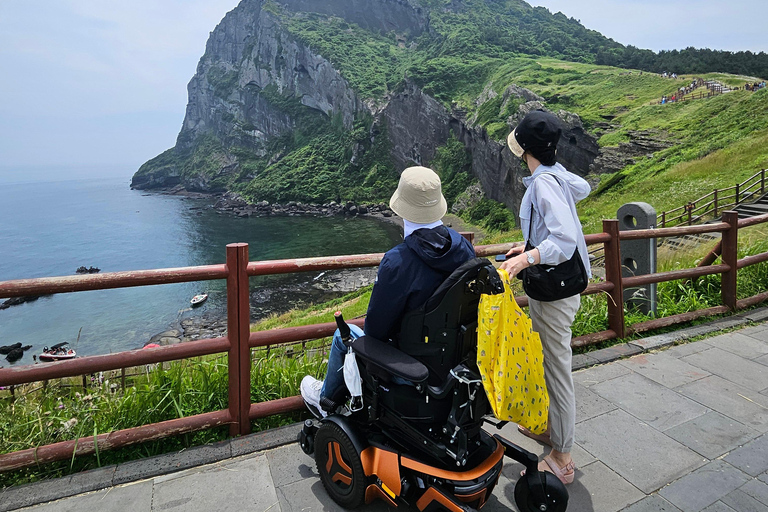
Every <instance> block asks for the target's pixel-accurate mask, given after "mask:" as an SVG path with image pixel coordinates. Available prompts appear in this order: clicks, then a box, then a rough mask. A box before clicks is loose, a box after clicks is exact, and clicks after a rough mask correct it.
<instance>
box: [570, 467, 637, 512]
mask: <svg viewBox="0 0 768 512" xmlns="http://www.w3.org/2000/svg"><path fill="white" fill-rule="evenodd" d="M568 495H569V498H568V510H572V511H574V512H576V511H593V512H618V511H619V510H622V509H623V508H624V507H626V506H627V505H630V504H632V503H635V502H636V501H638V500H640V499H642V498H643V496H644V494H643V493H642V492H640V491H639V490H638V489H637V488H636V487H634V486H633V485H631V484H630V483H629V482H627V481H626V480H624V479H623V478H621V477H620V476H619V475H617V474H616V473H615V472H613V471H611V469H610V468H608V467H607V466H606V465H605V464H603V463H602V462H599V461H598V462H593V463H592V464H589V465H587V466H584V467H581V468H577V469H576V478H575V479H574V482H573V483H572V484H571V485H569V486H568Z"/></svg>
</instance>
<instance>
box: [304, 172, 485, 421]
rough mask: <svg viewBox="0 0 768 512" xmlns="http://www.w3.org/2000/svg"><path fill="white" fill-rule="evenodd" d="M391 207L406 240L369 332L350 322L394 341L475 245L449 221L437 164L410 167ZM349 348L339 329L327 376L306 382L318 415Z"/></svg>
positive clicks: (391, 254)
mask: <svg viewBox="0 0 768 512" xmlns="http://www.w3.org/2000/svg"><path fill="white" fill-rule="evenodd" d="M389 207H390V208H392V211H393V212H395V213H396V214H397V215H399V216H400V217H402V219H403V228H404V236H403V238H404V241H403V243H401V244H400V245H398V246H396V247H394V248H393V249H390V250H389V251H387V253H386V254H385V255H384V258H383V259H382V260H381V264H380V265H379V271H378V275H377V276H376V282H375V284H374V285H373V292H372V293H371V300H370V302H369V303H368V313H367V315H366V317H365V333H363V331H362V330H360V328H359V327H357V326H355V325H350V326H349V327H350V329H351V331H352V336H353V337H354V338H357V337H360V336H362V335H363V334H367V335H369V336H371V337H373V338H376V339H378V340H381V341H385V342H389V341H392V340H394V338H395V336H396V335H397V333H398V331H399V329H400V322H401V321H402V318H403V316H404V315H405V313H407V312H409V311H411V310H414V309H416V308H418V307H420V306H421V305H423V304H424V303H425V302H426V301H427V299H429V297H430V296H431V295H432V293H434V291H435V290H437V288H438V287H439V286H440V285H441V284H442V283H443V281H445V279H446V278H447V277H448V276H449V275H451V273H452V272H453V271H454V270H456V269H457V268H458V267H459V266H460V265H461V264H462V263H464V262H465V261H468V260H470V259H472V258H474V257H475V249H474V247H472V244H470V243H469V242H468V241H467V240H466V239H465V238H464V237H463V236H461V235H460V234H459V233H457V232H456V231H454V230H452V229H450V228H448V227H446V226H444V225H443V222H442V220H441V219H442V218H443V215H445V212H446V210H447V205H446V202H445V197H443V194H442V190H441V183H440V177H439V176H438V175H437V174H436V173H435V172H434V171H433V170H432V169H428V168H426V167H409V168H408V169H406V170H404V171H403V174H402V175H401V176H400V183H399V184H398V186H397V190H396V191H395V193H394V194H392V198H391V199H390V200H389ZM346 353H347V347H346V346H345V345H344V342H343V341H342V339H341V334H340V333H339V331H338V329H337V330H336V333H335V334H334V335H333V343H332V345H331V352H330V354H329V355H328V369H327V372H326V376H325V380H322V381H321V380H317V379H315V378H314V377H312V376H311V375H307V376H306V377H304V379H302V381H301V386H300V389H301V396H302V398H303V399H304V402H305V403H306V404H307V407H308V408H309V410H310V411H311V412H312V413H313V414H314V415H315V416H318V417H324V416H325V415H326V412H325V411H324V410H323V409H322V407H320V398H321V397H326V398H329V399H332V397H333V396H334V393H335V392H336V391H337V390H338V389H339V388H341V387H342V386H344V385H345V384H344V375H343V372H342V371H341V370H342V367H343V364H344V356H345V354H346Z"/></svg>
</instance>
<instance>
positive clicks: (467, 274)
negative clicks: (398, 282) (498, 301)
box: [424, 258, 504, 311]
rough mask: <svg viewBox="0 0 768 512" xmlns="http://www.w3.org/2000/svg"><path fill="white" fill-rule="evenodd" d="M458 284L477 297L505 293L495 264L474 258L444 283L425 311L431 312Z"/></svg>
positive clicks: (436, 291) (429, 300) (428, 301)
mask: <svg viewBox="0 0 768 512" xmlns="http://www.w3.org/2000/svg"><path fill="white" fill-rule="evenodd" d="M458 283H464V286H466V290H467V291H468V292H470V293H472V294H475V295H480V294H486V295H495V294H497V293H504V283H503V282H502V281H501V277H499V273H498V272H496V268H495V267H494V266H493V263H491V261H490V260H488V259H486V258H474V259H471V260H468V261H466V262H464V263H463V264H462V265H461V266H459V267H458V268H457V269H456V270H454V271H453V272H452V273H451V275H450V276H448V278H447V279H446V280H445V281H443V283H442V284H441V285H440V286H439V287H438V288H437V290H435V293H433V294H432V296H431V297H430V298H429V299H428V300H427V303H426V304H425V307H424V310H425V311H431V310H432V309H433V308H435V307H437V306H438V305H439V304H440V301H442V300H443V297H445V295H446V293H448V290H450V289H451V288H453V287H454V286H455V285H457V284H458Z"/></svg>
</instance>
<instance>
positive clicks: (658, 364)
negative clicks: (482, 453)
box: [0, 312, 768, 512]
mask: <svg viewBox="0 0 768 512" xmlns="http://www.w3.org/2000/svg"><path fill="white" fill-rule="evenodd" d="M765 316H768V315H766V314H765V312H763V313H762V317H761V320H762V321H764V320H765ZM721 327H722V326H721ZM694 329H698V331H697V330H693V331H688V333H689V335H690V333H691V332H694V333H695V332H700V331H701V326H700V327H699V328H694ZM665 336H667V337H669V336H677V337H678V338H679V337H683V336H682V335H681V334H679V332H678V333H677V334H674V335H672V334H670V335H665ZM654 338H655V339H656V341H653V338H647V339H646V340H644V341H643V342H642V343H643V344H645V345H653V344H654V343H660V341H659V340H660V339H661V338H660V337H654ZM633 346H635V347H637V346H638V345H633ZM646 348H647V347H646ZM613 350H614V352H616V351H619V352H621V351H623V352H624V353H632V352H635V351H637V349H636V348H635V349H632V348H631V347H630V348H629V349H628V348H619V349H613ZM594 354H595V353H591V354H590V356H589V357H590V358H593V359H594V358H595V357H597V358H598V359H599V358H600V357H601V356H600V355H599V354H598V355H597V356H595V355H594ZM579 359H580V360H582V362H581V363H577V364H583V359H584V358H579ZM574 379H575V381H576V402H577V417H576V421H577V426H576V430H577V433H576V436H577V445H576V446H575V448H574V451H573V458H574V460H575V461H576V464H577V466H578V468H577V478H576V482H575V483H574V484H573V485H570V486H569V487H568V490H569V492H570V503H569V506H568V511H569V512H584V511H595V512H616V511H625V512H660V511H665V512H679V511H683V512H696V511H706V512H734V511H736V512H754V511H768V435H767V434H766V433H768V323H761V324H757V325H755V324H752V325H750V326H749V327H746V328H744V329H740V330H738V331H733V332H730V333H727V334H719V335H716V336H714V337H711V338H707V339H704V340H702V341H694V342H690V343H686V344H682V345H677V346H672V347H670V348H667V349H663V350H648V351H646V352H643V353H640V354H637V355H633V356H631V357H628V358H624V359H620V360H616V361H613V362H610V363H606V364H600V365H597V366H592V367H589V368H585V369H581V370H578V371H576V372H575V373H574ZM489 429H491V430H495V429H493V427H489ZM297 432H298V426H296V425H293V426H290V427H285V428H283V429H277V430H275V431H271V432H269V433H263V434H255V435H253V436H248V437H246V438H242V439H239V440H232V441H228V442H226V443H222V444H220V445H214V446H211V447H202V448H198V449H193V450H188V451H187V452H186V455H185V453H181V454H174V455H171V456H163V457H158V458H155V459H150V460H147V461H137V462H134V463H128V464H126V465H121V466H117V467H111V468H102V469H99V470H95V471H92V472H89V473H84V474H80V475H74V476H72V477H67V478H63V479H60V480H56V481H52V482H45V483H39V484H32V485H30V486H24V487H20V488H15V489H9V490H6V491H5V492H4V493H3V494H1V495H0V510H2V511H5V510H14V509H15V508H14V507H19V506H24V504H29V503H40V502H42V501H45V500H46V499H51V498H53V497H56V496H61V495H65V494H62V492H64V493H66V492H67V491H68V492H69V494H72V489H73V488H78V489H82V490H85V489H99V488H102V490H99V491H95V492H90V493H84V494H78V495H75V496H71V497H68V498H63V499H59V500H58V501H51V502H48V503H44V504H40V505H35V506H32V507H29V508H26V509H23V510H28V511H34V512H65V511H67V512H68V511H77V512H90V511H99V512H111V511H123V510H130V511H136V512H144V511H147V512H149V511H166V510H168V511H193V512H197V511H201V512H202V511H233V512H241V511H254V512H267V511H270V512H281V511H282V512H320V511H331V510H332V511H336V510H341V509H340V508H339V507H338V506H337V505H335V503H333V502H332V501H331V500H330V499H329V498H328V496H327V495H326V493H325V490H324V489H323V486H322V484H321V483H320V480H319V479H318V476H317V471H316V468H315V464H314V460H313V459H312V458H310V457H308V456H306V455H304V453H302V452H301V450H300V449H299V447H298V445H297V444H296V443H295V442H291V441H292V440H294V439H295V436H296V433H297ZM502 434H503V435H506V437H508V438H509V439H510V440H512V441H513V442H515V443H518V444H520V445H522V446H524V447H525V448H527V449H529V450H532V451H534V452H535V453H539V454H542V455H543V454H544V453H545V450H544V449H543V447H542V446H540V445H539V444H537V443H535V442H533V441H531V440H529V439H527V438H525V437H523V436H521V435H519V434H517V432H516V431H515V430H514V428H513V425H507V426H506V427H505V428H504V429H503V430H502ZM260 443H261V444H262V445H264V446H275V445H279V444H281V443H285V444H282V445H281V446H278V447H274V448H270V449H259V444H260ZM225 447H226V448H225ZM222 450H228V451H227V452H226V453H228V454H229V455H231V456H232V457H230V458H223V460H219V462H215V463H212V464H207V465H199V466H194V467H191V468H189V469H185V470H182V471H176V472H168V471H170V470H172V469H174V468H178V467H188V466H189V464H190V463H189V461H190V460H196V459H195V458H196V457H199V456H200V454H204V455H206V454H207V455H208V456H210V457H211V458H212V459H213V460H215V459H217V458H219V459H221V458H222V457H221V456H220V455H221V453H219V452H220V451H222ZM252 450H256V451H252ZM248 451H252V452H251V453H247V454H245V455H240V456H238V454H239V453H246V452H248ZM185 457H187V458H186V459H185ZM185 461H186V462H185ZM126 468H127V469H126ZM137 468H144V469H143V471H145V474H146V475H148V476H151V475H158V474H159V473H166V474H160V475H159V476H154V477H151V478H144V479H143V480H139V481H135V482H131V483H125V484H122V485H117V484H119V483H120V482H123V481H125V480H126V479H127V478H135V477H136V475H137ZM520 469H521V466H520V465H519V464H517V463H514V462H512V461H508V462H507V463H506V465H505V467H504V470H503V473H502V475H501V479H500V482H499V485H498V486H497V487H496V490H495V491H494V497H493V498H492V499H491V500H490V501H489V502H488V503H487V505H486V507H485V508H484V509H483V511H484V512H486V511H487V512H496V511H508V510H513V511H516V510H517V508H516V506H515V505H514V500H513V490H514V484H515V482H516V481H517V479H518V474H519V471H520ZM121 475H122V476H121ZM128 475H133V476H131V477H129V476H128ZM104 482H106V483H104ZM57 493H58V494H57ZM46 496H48V498H46ZM3 503H5V505H3ZM14 504H16V505H14ZM365 510H366V511H370V512H386V506H385V505H383V504H382V503H380V502H379V503H376V504H372V505H371V506H368V507H365Z"/></svg>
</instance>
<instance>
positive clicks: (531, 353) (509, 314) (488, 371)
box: [477, 269, 549, 434]
mask: <svg viewBox="0 0 768 512" xmlns="http://www.w3.org/2000/svg"><path fill="white" fill-rule="evenodd" d="M499 275H500V276H501V279H502V281H504V293H503V294H498V295H482V296H481V298H480V305H479V306H478V311H477V313H478V320H477V324H478V325H477V366H478V368H479V369H480V375H481V376H482V378H483V386H485V393H486V395H488V401H489V402H490V403H491V407H492V408H493V414H494V415H495V416H496V417H497V418H498V419H500V420H503V421H512V422H515V423H517V424H518V425H522V426H524V427H525V428H527V429H528V430H530V431H531V432H533V433H535V434H543V433H544V432H545V431H546V430H547V415H548V413H549V395H548V394H547V385H546V383H545V382H544V354H543V352H542V349H541V339H540V338H539V333H537V332H535V331H534V330H533V328H532V327H531V319H530V318H528V316H527V315H526V314H525V313H523V310H522V309H520V306H518V305H517V302H516V301H515V297H514V295H513V294H512V290H511V288H510V286H509V275H508V274H507V272H506V271H504V270H501V269H499Z"/></svg>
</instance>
